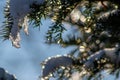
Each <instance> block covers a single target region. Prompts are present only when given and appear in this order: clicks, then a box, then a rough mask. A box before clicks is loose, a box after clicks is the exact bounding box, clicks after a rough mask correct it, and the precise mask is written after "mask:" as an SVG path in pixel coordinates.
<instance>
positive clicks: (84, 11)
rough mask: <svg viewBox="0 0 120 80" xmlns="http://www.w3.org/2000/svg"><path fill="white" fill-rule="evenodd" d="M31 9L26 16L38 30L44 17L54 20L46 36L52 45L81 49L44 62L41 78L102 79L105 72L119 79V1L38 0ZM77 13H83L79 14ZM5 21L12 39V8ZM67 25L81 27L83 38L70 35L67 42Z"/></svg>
mask: <svg viewBox="0 0 120 80" xmlns="http://www.w3.org/2000/svg"><path fill="white" fill-rule="evenodd" d="M7 5H9V4H7ZM29 8H30V12H28V14H27V15H26V16H27V17H28V18H29V21H31V22H33V25H35V26H36V27H37V26H40V24H41V18H43V17H44V18H46V17H49V18H51V19H53V20H54V22H53V24H52V26H50V28H49V30H48V32H47V34H46V40H47V42H48V43H50V44H52V43H57V44H61V45H62V46H63V47H67V46H71V45H76V46H77V48H76V49H74V50H71V52H70V53H69V54H68V55H67V56H57V57H52V58H50V59H48V60H46V61H44V62H43V64H42V65H43V76H42V78H41V79H43V80H48V79H49V78H50V77H56V78H57V79H58V80H64V79H65V80H66V79H67V80H68V79H69V80H71V78H72V77H73V76H72V75H73V74H74V73H75V72H79V77H80V78H81V79H86V80H101V77H102V76H103V75H102V72H103V71H104V70H109V74H115V75H116V78H118V77H119V70H120V69H119V68H120V52H119V51H120V32H119V31H120V20H119V19H120V1H119V0H108V1H104V0H45V1H44V3H42V4H38V3H37V1H34V2H33V3H32V4H30V6H29ZM76 11H78V13H79V14H75V13H76ZM7 12H8V13H9V14H8V13H7ZM76 16H77V17H76ZM5 18H6V21H5V28H4V29H3V33H4V34H3V37H4V38H5V39H8V38H9V36H10V35H11V33H12V31H11V29H12V23H13V19H12V16H10V12H9V8H5ZM63 22H68V23H70V24H71V25H77V26H78V30H79V31H80V32H81V33H82V36H83V37H82V38H76V36H75V35H74V36H68V39H69V40H68V41H64V40H63V38H62V33H63V32H64V31H65V30H66V29H65V27H64V25H63ZM21 28H22V27H21ZM13 39H15V37H14V38H13ZM13 42H14V41H13ZM76 55H77V56H76ZM70 68H72V69H70ZM55 70H56V71H55ZM56 74H58V75H56Z"/></svg>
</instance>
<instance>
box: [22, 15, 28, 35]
mask: <svg viewBox="0 0 120 80" xmlns="http://www.w3.org/2000/svg"><path fill="white" fill-rule="evenodd" d="M23 27H24V32H25V33H26V35H28V34H29V33H28V18H27V16H26V17H25V18H24V22H23Z"/></svg>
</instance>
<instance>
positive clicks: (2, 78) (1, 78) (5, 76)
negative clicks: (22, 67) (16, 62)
mask: <svg viewBox="0 0 120 80" xmlns="http://www.w3.org/2000/svg"><path fill="white" fill-rule="evenodd" d="M0 80H17V79H16V77H15V76H14V75H11V74H9V73H8V72H6V71H5V70H4V69H3V68H0Z"/></svg>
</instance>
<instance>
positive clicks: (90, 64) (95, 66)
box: [42, 48, 120, 80]
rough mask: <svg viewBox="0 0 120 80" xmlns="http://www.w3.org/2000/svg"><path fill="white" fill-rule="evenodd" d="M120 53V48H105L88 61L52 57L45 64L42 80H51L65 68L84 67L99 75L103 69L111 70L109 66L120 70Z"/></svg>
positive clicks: (66, 57)
mask: <svg viewBox="0 0 120 80" xmlns="http://www.w3.org/2000/svg"><path fill="white" fill-rule="evenodd" d="M116 53H117V55H116ZM119 53H120V52H119V51H118V48H105V49H103V50H100V51H97V52H96V53H94V54H92V55H91V56H90V57H88V59H87V60H86V61H85V60H82V61H81V60H79V59H75V58H72V57H70V56H59V57H51V58H49V59H47V60H46V61H45V62H44V64H43V74H42V76H43V77H42V79H43V80H47V79H49V78H50V77H51V76H53V73H54V72H55V71H56V70H58V69H59V68H60V67H64V68H63V69H65V67H72V68H76V67H75V66H78V67H83V68H84V70H86V71H88V72H95V73H99V72H100V71H101V70H103V69H109V68H111V67H110V66H106V65H107V64H111V65H114V68H115V67H116V68H118V67H120V65H119V64H120V54H119ZM111 69H112V68H111ZM86 74H87V73H86ZM83 75H84V74H83ZM83 75H82V76H83Z"/></svg>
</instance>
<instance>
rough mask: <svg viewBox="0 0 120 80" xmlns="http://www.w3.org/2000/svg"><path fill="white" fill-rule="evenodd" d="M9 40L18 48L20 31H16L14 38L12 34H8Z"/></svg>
mask: <svg viewBox="0 0 120 80" xmlns="http://www.w3.org/2000/svg"><path fill="white" fill-rule="evenodd" d="M9 38H10V40H11V41H12V45H13V46H14V47H16V48H20V44H19V43H20V33H19V32H18V33H17V36H16V38H14V37H13V36H11V35H10V36H9Z"/></svg>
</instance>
